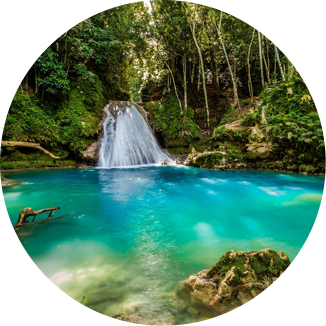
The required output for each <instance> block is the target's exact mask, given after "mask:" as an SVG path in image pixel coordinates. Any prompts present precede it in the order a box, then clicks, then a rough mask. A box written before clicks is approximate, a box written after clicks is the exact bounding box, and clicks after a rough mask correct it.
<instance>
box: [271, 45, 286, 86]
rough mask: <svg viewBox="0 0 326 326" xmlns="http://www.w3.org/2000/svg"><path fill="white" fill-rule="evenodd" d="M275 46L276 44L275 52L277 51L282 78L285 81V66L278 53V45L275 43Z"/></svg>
mask: <svg viewBox="0 0 326 326" xmlns="http://www.w3.org/2000/svg"><path fill="white" fill-rule="evenodd" d="M274 46H275V53H276V58H277V62H278V65H279V67H280V70H281V75H282V79H283V81H285V76H284V72H283V68H282V64H281V60H280V56H279V54H278V50H277V46H276V45H275V44H274Z"/></svg>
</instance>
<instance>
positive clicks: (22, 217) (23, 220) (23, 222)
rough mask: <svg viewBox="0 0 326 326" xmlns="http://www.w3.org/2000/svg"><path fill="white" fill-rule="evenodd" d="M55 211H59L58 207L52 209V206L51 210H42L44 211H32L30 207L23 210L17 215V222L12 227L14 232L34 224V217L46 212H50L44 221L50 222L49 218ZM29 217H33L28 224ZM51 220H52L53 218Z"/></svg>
mask: <svg viewBox="0 0 326 326" xmlns="http://www.w3.org/2000/svg"><path fill="white" fill-rule="evenodd" d="M57 209H60V207H54V206H52V207H51V208H44V209H40V210H38V211H34V209H33V208H31V207H27V208H24V209H22V210H21V211H20V213H19V217H18V221H17V223H16V224H15V225H14V229H15V230H18V229H19V228H21V227H23V226H27V225H30V224H31V223H33V222H34V220H35V217H36V216H37V215H39V214H43V213H46V212H50V214H49V216H48V217H47V219H46V220H50V219H51V217H52V216H53V214H54V212H55V211H56V210H57ZM31 216H33V221H32V222H29V221H28V217H31ZM51 220H53V218H52V219H51Z"/></svg>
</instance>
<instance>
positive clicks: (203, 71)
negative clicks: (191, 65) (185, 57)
mask: <svg viewBox="0 0 326 326" xmlns="http://www.w3.org/2000/svg"><path fill="white" fill-rule="evenodd" d="M190 29H191V32H192V36H193V38H194V41H195V44H196V47H197V49H198V54H199V58H200V64H201V74H202V79H203V89H204V96H205V105H206V114H207V127H208V128H209V108H208V100H207V92H206V83H205V70H204V61H203V56H202V54H201V50H200V47H199V45H198V42H197V39H196V35H195V29H196V24H195V21H193V22H192V28H191V25H190Z"/></svg>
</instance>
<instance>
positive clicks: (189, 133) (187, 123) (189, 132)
mask: <svg viewBox="0 0 326 326" xmlns="http://www.w3.org/2000/svg"><path fill="white" fill-rule="evenodd" d="M194 114H195V112H194V110H193V109H191V108H187V109H186V110H183V111H181V119H182V125H183V133H184V137H185V139H186V140H188V141H191V140H192V139H198V138H200V134H199V128H198V126H197V125H196V123H195V122H194Z"/></svg>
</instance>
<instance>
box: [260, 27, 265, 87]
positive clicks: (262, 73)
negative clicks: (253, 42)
mask: <svg viewBox="0 0 326 326" xmlns="http://www.w3.org/2000/svg"><path fill="white" fill-rule="evenodd" d="M258 43H259V60H260V74H261V83H262V85H263V89H264V88H265V81H264V66H263V56H262V50H261V38H260V32H258Z"/></svg>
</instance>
